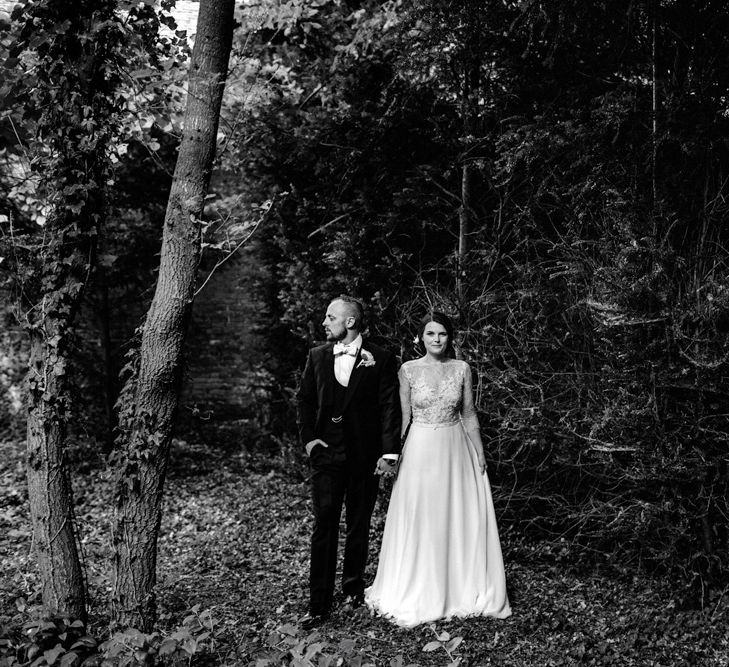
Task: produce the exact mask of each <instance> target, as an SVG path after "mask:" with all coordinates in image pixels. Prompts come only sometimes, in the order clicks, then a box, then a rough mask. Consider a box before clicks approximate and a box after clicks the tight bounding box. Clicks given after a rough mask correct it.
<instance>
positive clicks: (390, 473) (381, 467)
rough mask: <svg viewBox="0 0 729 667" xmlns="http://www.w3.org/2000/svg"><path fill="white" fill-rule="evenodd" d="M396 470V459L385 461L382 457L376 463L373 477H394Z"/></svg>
mask: <svg viewBox="0 0 729 667" xmlns="http://www.w3.org/2000/svg"><path fill="white" fill-rule="evenodd" d="M396 470H397V459H386V458H384V457H380V458H379V459H378V461H377V467H376V468H375V475H381V476H382V477H394V476H395V471H396Z"/></svg>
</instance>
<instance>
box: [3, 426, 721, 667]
mask: <svg viewBox="0 0 729 667" xmlns="http://www.w3.org/2000/svg"><path fill="white" fill-rule="evenodd" d="M78 458H79V460H77V461H75V464H74V468H75V470H76V472H75V473H74V491H75V497H76V512H77V518H78V522H79V525H80V526H81V535H82V543H83V547H84V548H83V551H84V560H85V568H86V576H87V580H88V588H89V594H90V599H91V604H90V618H91V620H90V624H89V628H88V632H89V634H90V635H93V636H94V637H96V638H97V639H98V641H104V640H105V639H108V635H109V632H108V630H107V625H108V617H107V610H106V607H107V604H108V599H109V591H110V582H109V573H110V567H109V566H110V557H111V545H110V536H109V526H110V524H111V515H112V507H111V504H110V499H111V498H112V493H111V482H110V479H109V475H108V470H107V468H106V467H105V466H104V464H103V462H102V461H101V460H98V461H96V462H94V461H93V459H90V458H89V457H88V456H84V457H78ZM294 477H295V476H292V474H291V472H290V471H288V472H287V471H286V470H285V469H284V467H283V466H282V465H281V463H280V462H279V461H278V460H275V459H270V458H266V457H262V456H258V455H256V456H251V455H246V454H241V453H240V452H233V453H231V452H227V453H226V452H221V451H211V450H210V449H209V448H206V447H203V446H201V445H195V444H193V443H191V442H186V441H184V440H177V441H175V443H174V447H173V454H172V459H171V469H170V472H169V483H168V487H167V495H166V501H165V512H164V517H163V522H162V531H161V539H160V545H159V548H160V559H159V587H158V592H159V597H160V599H159V603H160V620H159V628H160V633H161V634H165V633H167V634H168V636H169V635H171V636H175V635H174V629H175V628H176V627H177V628H179V627H180V624H181V623H183V622H184V619H189V618H191V617H192V616H196V617H197V618H203V619H204V623H203V625H205V626H206V627H205V629H206V632H205V633H204V634H198V635H197V636H196V638H195V642H196V643H195V646H194V650H192V651H190V653H191V655H192V658H191V660H189V661H185V662H184V663H178V664H189V663H190V664H193V665H229V666H236V665H245V666H248V665H251V666H256V667H265V666H266V665H356V666H358V667H362V666H364V665H375V666H376V667H380V666H392V667H405V666H406V665H420V666H422V667H426V666H430V665H433V666H435V665H438V666H440V665H471V666H482V665H514V666H522V665H539V666H545V667H546V666H549V665H573V664H574V665H579V664H584V665H640V666H644V665H645V666H647V665H655V666H658V665H665V666H669V665H670V666H679V665H706V666H710V665H711V666H713V665H717V666H720V665H722V666H726V665H729V639H728V638H727V635H726V627H727V623H728V622H729V587H727V588H725V589H724V590H717V591H714V592H713V593H712V594H711V596H710V599H709V602H708V604H706V605H705V606H704V608H703V609H689V608H682V606H681V602H680V600H677V599H675V597H674V591H675V590H676V586H675V585H674V584H675V582H672V581H667V580H663V579H656V578H652V577H650V576H649V575H648V574H647V573H644V572H639V571H636V570H634V569H628V568H625V567H621V566H620V565H619V564H618V563H604V564H601V565H599V566H598V565H596V564H595V563H594V562H593V563H592V564H588V563H584V562H579V561H576V560H575V558H574V557H573V555H572V554H571V553H570V547H569V544H568V543H566V542H561V543H555V542H547V541H543V542H534V541H528V540H526V539H524V538H523V537H521V536H520V535H519V534H518V533H517V532H516V531H514V530H512V529H511V528H510V527H509V526H506V525H502V526H500V528H501V536H502V546H503V548H504V557H505V562H506V573H507V582H508V586H509V594H510V598H511V603H512V609H513V615H512V616H511V618H509V619H507V620H494V619H465V620H453V621H450V622H443V623H437V624H433V625H427V626H422V627H418V628H416V629H412V630H405V629H401V628H398V627H395V626H393V625H391V624H390V623H389V622H387V621H386V620H383V619H380V618H377V617H373V616H371V615H370V614H369V612H368V611H367V610H365V609H358V610H347V609H344V608H342V607H341V605H340V606H339V607H338V608H337V609H336V610H335V612H334V613H333V615H332V617H331V619H330V620H329V621H328V622H327V623H326V624H325V625H323V626H322V627H321V628H320V629H319V630H318V631H316V632H314V633H309V634H307V633H304V632H303V631H301V629H300V628H299V627H298V625H297V622H298V619H299V618H300V617H301V616H302V615H303V614H304V613H305V611H306V587H307V558H308V535H309V530H310V522H311V518H310V507H309V498H308V487H307V483H306V480H305V478H304V475H301V476H300V477H299V478H298V479H295V478H294ZM0 481H1V482H2V484H1V486H0V559H1V561H2V569H1V570H0V638H1V641H2V644H0V648H2V647H3V646H4V647H5V648H6V649H7V647H9V646H12V645H18V644H19V643H20V642H22V641H23V626H24V625H25V627H26V634H27V628H28V627H31V626H29V625H28V624H29V623H31V624H32V619H33V616H34V614H38V613H39V612H38V607H37V605H38V604H39V599H40V595H39V590H38V580H37V577H36V575H35V573H34V562H33V558H32V555H31V553H30V547H31V545H30V530H29V524H28V513H27V507H26V505H27V493H26V488H25V473H24V468H23V449H22V444H21V443H17V442H5V443H2V444H0ZM492 485H493V490H494V497H495V499H496V505H497V512H498V496H499V491H500V487H499V480H498V479H493V480H492ZM388 495H389V494H388V490H387V489H385V490H383V492H382V493H381V495H380V500H379V501H378V506H377V508H376V510H375V516H374V522H373V523H374V526H373V541H372V545H371V554H372V558H371V561H372V562H371V563H370V575H373V574H374V571H373V570H374V564H375V554H376V553H377V550H378V547H379V542H380V539H381V535H382V528H383V525H384V517H385V512H386V506H387V498H388ZM339 602H340V603H341V600H339ZM188 625H189V623H188ZM160 655H161V654H160ZM31 662H32V661H28V663H27V664H30V663H31ZM163 662H164V661H163ZM168 662H170V661H168ZM33 664H34V665H36V664H37V665H43V664H50V663H49V662H48V661H46V662H43V661H41V662H33ZM89 664H91V663H89ZM98 664H100V663H98ZM108 664H112V663H108ZM113 664H117V663H113Z"/></svg>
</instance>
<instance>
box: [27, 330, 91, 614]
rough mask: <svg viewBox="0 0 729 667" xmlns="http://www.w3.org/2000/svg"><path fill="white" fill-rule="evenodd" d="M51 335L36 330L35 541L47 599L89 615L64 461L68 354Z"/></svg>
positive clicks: (32, 405) (32, 421)
mask: <svg viewBox="0 0 729 667" xmlns="http://www.w3.org/2000/svg"><path fill="white" fill-rule="evenodd" d="M47 333H49V332H48V331H46V334H47ZM48 338H49V336H48V335H46V336H43V335H41V334H39V333H34V334H31V348H30V379H29V385H30V391H29V405H28V422H27V441H26V463H27V465H26V468H27V476H28V500H29V503H30V517H31V526H32V532H33V545H34V548H35V554H36V560H37V564H38V570H39V572H40V575H41V586H42V599H43V605H44V606H45V607H47V608H48V609H50V610H53V611H55V612H59V613H63V614H68V615H70V616H71V617H73V618H80V619H81V620H83V621H85V620H86V595H85V586H84V578H83V573H82V570H81V563H80V561H79V554H78V549H77V545H76V532H75V520H74V515H73V495H72V493H71V483H70V480H69V478H68V473H67V470H66V466H65V462H64V449H65V444H66V414H65V408H66V401H67V398H68V396H67V390H66V387H65V384H66V382H65V359H64V357H63V355H62V353H61V352H60V351H59V346H58V345H57V344H51V343H49V341H48V340H47V339H48ZM50 338H51V339H53V337H52V336H51V337H50ZM59 338H60V336H59ZM53 340H54V342H55V339H53Z"/></svg>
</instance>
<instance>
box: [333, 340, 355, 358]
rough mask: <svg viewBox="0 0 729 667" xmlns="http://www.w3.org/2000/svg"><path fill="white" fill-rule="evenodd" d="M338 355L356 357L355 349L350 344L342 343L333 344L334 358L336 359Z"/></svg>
mask: <svg viewBox="0 0 729 667" xmlns="http://www.w3.org/2000/svg"><path fill="white" fill-rule="evenodd" d="M340 354H348V355H349V356H350V357H356V356H357V347H356V346H355V345H352V344H351V343H349V344H347V345H345V344H344V343H334V356H335V357H338V356H339V355H340Z"/></svg>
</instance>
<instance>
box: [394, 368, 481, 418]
mask: <svg viewBox="0 0 729 667" xmlns="http://www.w3.org/2000/svg"><path fill="white" fill-rule="evenodd" d="M398 376H399V378H400V402H401V404H402V416H403V424H404V425H406V424H407V423H408V422H409V421H410V416H411V414H412V418H413V422H416V423H421V424H450V423H453V422H457V421H458V420H459V419H461V420H462V421H463V425H464V426H465V427H466V430H468V431H472V430H476V431H478V417H477V416H476V409H475V408H474V405H473V389H472V380H471V369H470V367H469V365H468V364H467V363H466V362H465V361H460V360H458V359H449V360H448V361H446V362H443V363H436V364H433V363H425V362H424V361H422V360H421V359H416V360H414V361H406V362H405V363H404V364H403V365H402V366H401V367H400V371H399V373H398Z"/></svg>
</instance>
